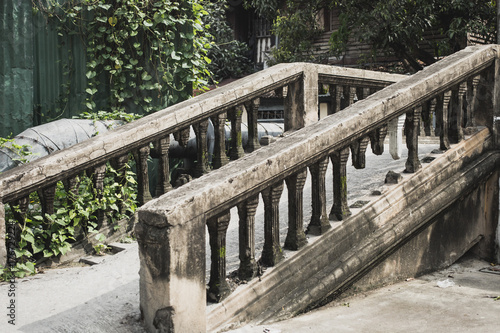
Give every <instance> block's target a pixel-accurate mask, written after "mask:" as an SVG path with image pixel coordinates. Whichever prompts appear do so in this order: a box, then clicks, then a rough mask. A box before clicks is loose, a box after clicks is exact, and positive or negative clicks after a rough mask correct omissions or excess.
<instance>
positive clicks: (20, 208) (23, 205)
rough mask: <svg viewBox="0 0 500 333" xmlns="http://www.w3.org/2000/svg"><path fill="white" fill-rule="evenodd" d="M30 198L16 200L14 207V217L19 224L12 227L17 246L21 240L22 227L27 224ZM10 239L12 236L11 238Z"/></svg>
mask: <svg viewBox="0 0 500 333" xmlns="http://www.w3.org/2000/svg"><path fill="white" fill-rule="evenodd" d="M29 199H30V198H29V196H26V197H24V198H21V199H19V200H16V201H15V202H14V203H13V204H12V205H11V209H12V215H13V216H14V219H15V220H16V221H17V223H14V224H13V226H12V235H11V236H12V237H13V238H12V239H13V242H14V243H15V244H18V242H19V241H20V240H21V226H22V225H24V224H25V222H26V215H27V213H28V205H29ZM14 206H15V207H16V208H15V207H14ZM9 237H10V236H9Z"/></svg>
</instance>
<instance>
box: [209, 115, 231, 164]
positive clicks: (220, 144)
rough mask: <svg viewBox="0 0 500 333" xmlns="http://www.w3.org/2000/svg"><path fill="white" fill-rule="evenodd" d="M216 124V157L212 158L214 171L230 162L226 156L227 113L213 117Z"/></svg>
mask: <svg viewBox="0 0 500 333" xmlns="http://www.w3.org/2000/svg"><path fill="white" fill-rule="evenodd" d="M211 119H212V123H213V124H214V136H215V145H214V156H213V157H212V165H213V167H214V169H218V168H220V167H222V166H224V165H226V164H227V163H228V162H229V159H228V158H227V155H226V129H225V125H226V112H222V113H219V114H216V115H215V116H212V117H211Z"/></svg>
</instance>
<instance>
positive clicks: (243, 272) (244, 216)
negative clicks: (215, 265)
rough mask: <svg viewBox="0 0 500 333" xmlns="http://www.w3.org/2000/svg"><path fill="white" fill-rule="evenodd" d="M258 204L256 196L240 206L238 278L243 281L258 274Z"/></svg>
mask: <svg viewBox="0 0 500 333" xmlns="http://www.w3.org/2000/svg"><path fill="white" fill-rule="evenodd" d="M258 204H259V196H258V195H256V196H253V197H251V198H249V199H248V200H246V201H244V202H242V203H240V204H239V205H238V216H239V225H238V231H239V233H238V236H239V245H240V254H239V255H240V256H239V258H240V267H239V269H238V276H239V278H240V279H242V280H250V279H252V278H254V277H255V276H256V275H257V272H258V266H257V261H256V260H255V212H256V210H257V205H258Z"/></svg>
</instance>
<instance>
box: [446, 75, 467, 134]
mask: <svg viewBox="0 0 500 333" xmlns="http://www.w3.org/2000/svg"><path fill="white" fill-rule="evenodd" d="M466 91H467V82H463V83H461V84H460V85H458V86H457V87H455V89H453V90H452V96H451V101H452V103H451V108H450V142H451V143H459V142H460V141H462V140H463V139H464V131H463V129H462V125H463V119H464V111H463V109H464V95H465V93H466Z"/></svg>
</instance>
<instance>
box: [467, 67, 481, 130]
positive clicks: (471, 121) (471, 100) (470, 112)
mask: <svg viewBox="0 0 500 333" xmlns="http://www.w3.org/2000/svg"><path fill="white" fill-rule="evenodd" d="M478 84H479V76H475V77H473V78H472V79H469V80H468V81H467V95H466V100H467V111H466V114H465V128H466V133H467V134H472V132H473V131H474V129H475V128H476V119H475V116H474V110H475V108H476V107H475V104H476V94H477V86H478Z"/></svg>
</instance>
